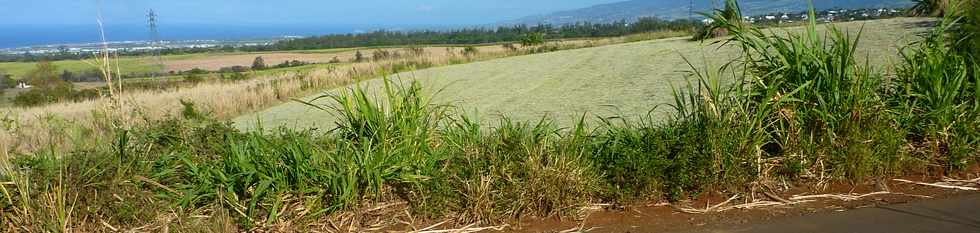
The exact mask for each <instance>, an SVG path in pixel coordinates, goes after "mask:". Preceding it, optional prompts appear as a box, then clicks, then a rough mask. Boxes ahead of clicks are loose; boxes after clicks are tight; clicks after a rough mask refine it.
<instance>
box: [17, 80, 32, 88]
mask: <svg viewBox="0 0 980 233" xmlns="http://www.w3.org/2000/svg"><path fill="white" fill-rule="evenodd" d="M31 87H34V86H31V85H27V83H25V82H19V83H17V89H27V88H31Z"/></svg>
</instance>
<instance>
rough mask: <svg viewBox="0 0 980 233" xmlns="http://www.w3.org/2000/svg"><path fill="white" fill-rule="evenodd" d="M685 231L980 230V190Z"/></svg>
mask: <svg viewBox="0 0 980 233" xmlns="http://www.w3.org/2000/svg"><path fill="white" fill-rule="evenodd" d="M681 232H711V233H736V232H758V233H766V232H780V233H781V232H791V233H810V232H855V233H857V232H860V233H876V232H881V233H902V232H908V233H925V232H950V233H952V232H980V194H973V195H967V196H960V197H953V198H949V199H941V200H928V201H922V202H916V203H909V204H900V205H891V206H879V207H870V208H862V209H855V210H849V211H843V212H832V213H822V214H815V215H809V216H801V217H794V218H788V219H779V220H774V221H769V222H756V223H750V224H744V225H738V226H731V227H718V228H714V229H700V230H695V231H681Z"/></svg>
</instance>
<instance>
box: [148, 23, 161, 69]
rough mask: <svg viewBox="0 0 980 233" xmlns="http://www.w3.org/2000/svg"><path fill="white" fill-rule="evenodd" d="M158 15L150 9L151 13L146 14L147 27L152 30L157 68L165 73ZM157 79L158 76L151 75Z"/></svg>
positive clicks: (151, 42) (151, 39)
mask: <svg viewBox="0 0 980 233" xmlns="http://www.w3.org/2000/svg"><path fill="white" fill-rule="evenodd" d="M157 16H158V15H157V13H156V11H153V9H150V11H149V13H147V14H146V25H147V27H149V29H150V49H151V50H152V51H151V52H152V54H153V60H154V62H156V65H157V67H159V68H160V72H163V58H162V57H161V56H160V49H163V46H162V45H161V43H160V32H159V31H157ZM151 75H152V76H153V77H156V74H151Z"/></svg>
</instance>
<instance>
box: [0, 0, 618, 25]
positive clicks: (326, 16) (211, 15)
mask: <svg viewBox="0 0 980 233" xmlns="http://www.w3.org/2000/svg"><path fill="white" fill-rule="evenodd" d="M617 1H620V0H353V1H337V0H319V1H317V0H238V1H230V0H223V1H222V0H153V1H151V0H103V11H104V15H105V20H106V21H107V24H143V21H144V15H145V14H146V10H147V9H149V8H154V9H156V11H157V12H158V13H159V14H160V15H161V19H160V21H161V24H210V25H255V24H261V25H282V24H289V25H372V26H377V25H382V26H408V25H469V24H485V23H494V22H498V21H502V20H507V19H514V18H519V17H522V16H526V15H532V14H542V13H549V12H552V11H557V10H566V9H574V8H581V7H586V6H590V5H595V4H601V3H609V2H617ZM96 2H97V0H0V26H8V27H9V26H45V25H80V24H92V23H94V21H95V15H96V12H97V10H96V9H97V7H96V5H97V4H96Z"/></svg>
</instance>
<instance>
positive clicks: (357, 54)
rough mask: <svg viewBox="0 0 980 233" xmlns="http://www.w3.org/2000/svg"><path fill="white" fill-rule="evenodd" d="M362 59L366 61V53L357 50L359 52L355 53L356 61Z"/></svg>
mask: <svg viewBox="0 0 980 233" xmlns="http://www.w3.org/2000/svg"><path fill="white" fill-rule="evenodd" d="M362 61H364V54H363V53H361V50H357V53H354V62H362Z"/></svg>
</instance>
